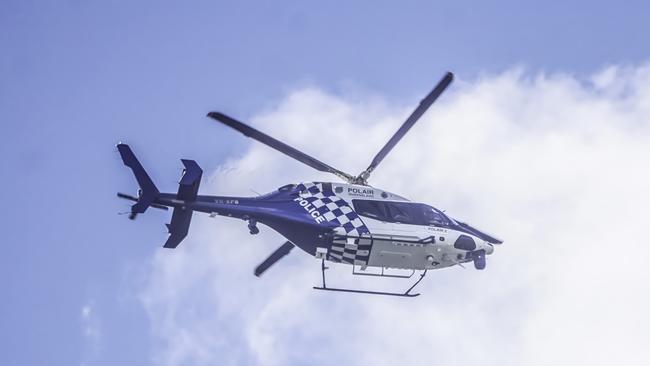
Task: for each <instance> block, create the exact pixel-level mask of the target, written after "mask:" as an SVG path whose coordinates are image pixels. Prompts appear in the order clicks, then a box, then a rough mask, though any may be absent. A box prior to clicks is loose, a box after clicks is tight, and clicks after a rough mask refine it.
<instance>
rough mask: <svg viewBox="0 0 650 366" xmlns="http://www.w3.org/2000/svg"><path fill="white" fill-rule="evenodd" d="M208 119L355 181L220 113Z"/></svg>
mask: <svg viewBox="0 0 650 366" xmlns="http://www.w3.org/2000/svg"><path fill="white" fill-rule="evenodd" d="M208 117H210V118H213V119H215V120H217V121H219V122H221V123H223V124H225V125H226V126H229V127H232V128H234V129H235V130H237V131H239V132H241V133H243V134H244V135H246V136H248V137H250V138H253V139H255V140H257V141H259V142H261V143H263V144H265V145H266V146H269V147H272V148H274V149H276V150H278V151H280V152H281V153H284V154H286V155H289V156H290V157H292V158H294V159H296V160H298V161H300V162H302V163H304V164H307V165H309V166H310V167H312V168H314V169H316V170H318V171H321V172H328V173H332V174H336V175H337V176H338V177H340V178H342V179H344V180H346V181H348V182H350V181H353V180H354V177H353V176H352V175H350V174H348V173H344V172H342V171H340V170H338V169H335V168H332V167H331V166H329V165H327V164H325V163H323V162H321V161H319V160H317V159H315V158H313V157H311V156H309V155H307V154H305V153H304V152H302V151H300V150H297V149H295V148H293V147H291V146H289V145H287V144H285V143H284V142H281V141H278V140H276V139H274V138H273V137H271V136H269V135H267V134H264V133H262V132H260V131H258V130H256V129H254V128H252V127H250V126H248V125H246V124H244V123H242V122H239V121H237V120H236V119H234V118H231V117H228V116H226V115H225V114H223V113H219V112H210V113H208Z"/></svg>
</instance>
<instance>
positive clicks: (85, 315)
mask: <svg viewBox="0 0 650 366" xmlns="http://www.w3.org/2000/svg"><path fill="white" fill-rule="evenodd" d="M80 321H81V334H82V335H83V338H84V340H85V345H86V347H84V348H83V352H82V353H83V357H82V362H81V364H82V365H85V364H87V363H88V362H90V361H91V360H94V359H95V358H96V357H97V355H98V354H99V351H100V346H101V340H102V327H101V320H100V318H99V317H98V316H97V314H96V311H95V306H94V301H92V300H89V301H87V302H86V303H85V304H84V305H83V306H82V307H81V311H80Z"/></svg>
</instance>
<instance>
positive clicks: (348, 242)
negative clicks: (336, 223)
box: [328, 235, 372, 266]
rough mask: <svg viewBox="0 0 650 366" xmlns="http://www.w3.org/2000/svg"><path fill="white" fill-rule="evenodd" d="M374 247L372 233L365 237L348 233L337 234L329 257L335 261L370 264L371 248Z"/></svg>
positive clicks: (361, 264) (362, 264)
mask: <svg viewBox="0 0 650 366" xmlns="http://www.w3.org/2000/svg"><path fill="white" fill-rule="evenodd" d="M371 249H372V238H371V237H370V235H366V236H364V237H356V238H355V237H351V236H346V235H335V236H334V240H333V242H332V247H331V248H330V251H329V253H328V254H329V256H328V259H329V260H331V261H333V262H345V263H349V264H354V265H360V266H365V265H368V259H369V258H370V250H371Z"/></svg>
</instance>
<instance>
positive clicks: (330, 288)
mask: <svg viewBox="0 0 650 366" xmlns="http://www.w3.org/2000/svg"><path fill="white" fill-rule="evenodd" d="M328 268H329V267H326V266H325V258H323V260H322V261H321V273H322V277H323V285H322V286H320V287H318V286H314V290H322V291H335V292H352V293H356V294H368V295H385V296H398V297H416V296H420V294H419V293H417V294H412V293H411V290H413V289H414V288H415V286H417V285H418V284H419V283H420V281H422V279H423V278H424V276H426V274H427V270H426V269H425V270H424V271H423V272H422V274H420V278H418V280H417V281H415V283H414V284H413V285H412V286H411V287H409V289H408V290H406V292H404V293H401V292H383V291H367V290H356V289H347V288H336V287H327V285H326V284H325V270H326V269H328Z"/></svg>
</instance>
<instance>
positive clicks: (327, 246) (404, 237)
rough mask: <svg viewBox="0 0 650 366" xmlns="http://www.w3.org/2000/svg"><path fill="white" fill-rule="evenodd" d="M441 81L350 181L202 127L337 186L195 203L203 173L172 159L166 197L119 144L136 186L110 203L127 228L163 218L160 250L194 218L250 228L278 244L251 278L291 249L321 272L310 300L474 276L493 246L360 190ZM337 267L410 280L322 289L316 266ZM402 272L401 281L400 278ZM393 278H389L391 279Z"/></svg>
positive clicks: (493, 241)
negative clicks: (163, 214) (447, 272)
mask: <svg viewBox="0 0 650 366" xmlns="http://www.w3.org/2000/svg"><path fill="white" fill-rule="evenodd" d="M453 77H454V76H453V74H452V73H451V72H447V73H446V74H445V75H444V77H443V78H442V79H441V80H440V82H439V83H438V84H437V85H436V87H435V88H434V89H433V90H432V91H431V92H430V93H429V94H428V95H427V96H426V97H425V98H424V99H423V100H422V101H421V102H420V104H419V105H418V107H417V108H416V109H415V110H414V111H413V113H412V114H411V115H410V116H409V117H408V118H407V119H406V121H405V122H404V123H403V124H402V126H401V127H400V128H399V129H398V130H397V132H396V133H395V134H394V135H393V136H392V137H391V138H390V140H389V141H388V142H387V143H386V144H385V145H384V146H383V147H382V149H381V150H380V151H379V152H378V153H377V155H376V156H375V157H374V159H373V160H372V162H371V163H370V165H369V166H368V168H366V169H365V170H364V171H362V172H361V173H360V174H358V175H356V176H354V175H351V174H348V173H345V172H343V171H341V170H338V169H336V168H333V167H331V166H330V165H327V164H325V163H323V162H321V161H319V160H317V159H315V158H313V157H311V156H309V155H307V154H305V153H304V152H302V151H300V150H298V149H296V148H293V147H291V146H289V145H287V144H285V143H283V142H281V141H279V140H277V139H275V138H273V137H271V136H269V135H266V134H264V133H262V132H260V131H258V130H256V129H254V128H253V127H251V126H249V125H246V124H244V123H243V122H240V121H238V120H236V119H234V118H232V117H229V116H227V115H225V114H223V113H220V112H210V113H208V115H207V116H208V117H210V118H212V119H214V120H215V121H218V122H220V123H222V124H224V125H226V126H228V127H231V128H232V129H234V130H236V131H238V132H240V133H242V134H244V135H245V136H247V137H250V138H252V139H254V140H257V141H259V142H261V143H263V144H265V145H267V146H269V147H271V148H273V149H275V150H277V151H279V152H282V153H284V154H286V155H288V156H290V157H292V158H294V159H296V160H298V161H300V162H302V163H304V164H306V165H308V166H310V167H312V168H314V169H316V170H318V171H321V172H328V173H332V174H334V175H336V176H337V177H339V178H341V180H342V181H343V182H303V183H297V184H287V185H284V186H282V187H280V188H278V189H277V190H275V191H273V192H271V193H268V194H265V195H261V196H257V197H224V196H206V195H199V194H198V191H199V185H200V183H201V177H202V174H203V171H202V170H201V168H200V167H199V165H198V164H197V163H196V162H195V161H194V160H188V159H181V162H182V164H183V166H184V170H183V174H182V177H181V180H180V182H179V186H178V191H177V192H176V193H161V192H160V191H159V190H158V188H157V187H156V186H155V185H154V183H153V181H152V180H151V178H150V177H149V175H148V174H147V172H146V171H145V169H144V168H143V167H142V165H141V164H140V162H139V161H138V159H137V158H136V156H135V154H134V153H133V151H132V150H131V148H130V147H129V145H127V144H123V143H119V144H118V145H117V149H118V151H119V154H120V156H121V158H122V161H123V163H124V165H126V166H127V167H129V168H131V170H132V171H133V174H134V176H135V178H136V180H137V183H138V185H139V190H138V195H137V197H135V196H131V195H128V194H124V193H118V194H117V195H118V197H120V198H123V199H127V200H130V201H134V202H135V204H133V205H132V206H131V210H130V212H129V218H130V219H132V220H133V219H135V218H136V217H137V215H138V214H141V213H144V212H145V211H146V210H147V209H148V208H149V207H153V208H157V209H162V210H168V208H172V209H173V212H172V218H171V222H170V223H169V224H166V225H167V229H168V232H169V237H168V238H167V241H166V242H165V244H164V245H163V247H165V248H176V247H177V246H178V245H179V244H180V243H181V241H182V240H183V239H184V238H185V237H186V236H187V234H188V232H189V227H190V222H191V219H192V215H193V213H194V212H203V213H207V214H209V215H210V216H211V217H216V216H225V217H230V218H235V219H239V220H243V221H245V222H246V223H247V227H248V230H249V232H250V234H253V235H255V234H258V233H259V232H260V230H259V228H258V224H264V225H266V226H268V227H270V228H271V229H273V230H275V231H277V232H278V233H279V234H281V235H282V236H283V237H284V238H286V239H287V240H286V242H285V243H284V244H282V245H281V246H280V247H279V248H278V249H276V250H275V251H274V252H273V253H271V255H270V256H268V257H267V258H266V259H265V260H264V261H263V262H261V263H260V264H259V265H258V266H257V267H256V268H255V270H254V274H255V275H256V276H258V277H259V276H261V275H262V274H263V273H264V272H265V271H266V270H268V269H269V268H270V267H271V266H272V265H273V264H275V263H276V262H278V261H279V260H280V259H282V258H283V257H284V256H286V255H287V254H289V252H290V251H291V250H292V249H293V248H294V247H298V248H300V249H302V250H303V251H304V252H306V253H308V254H309V255H311V256H313V257H315V258H317V259H319V260H320V262H321V265H320V267H321V273H322V284H321V285H320V286H314V287H313V288H314V289H316V290H324V291H337V292H352V293H361V294H375V295H388V296H400V297H415V296H418V295H420V294H419V293H412V290H413V289H414V288H415V287H416V286H417V285H418V284H419V283H420V281H422V279H423V278H424V276H425V275H426V274H427V271H430V270H434V269H441V268H446V267H451V266H456V265H459V266H461V267H462V266H463V264H464V263H468V262H472V263H473V264H474V267H475V268H476V269H477V270H482V269H484V268H485V267H486V256H487V255H490V254H492V253H493V252H494V246H495V245H499V244H502V243H503V241H502V240H501V239H498V238H496V237H494V236H492V235H490V234H487V233H485V232H483V231H481V230H479V229H477V228H476V227H473V226H471V225H469V224H468V223H465V222H463V221H460V220H457V219H454V218H451V217H449V216H448V215H447V214H445V213H444V212H443V211H441V210H439V209H437V208H435V207H433V206H430V205H427V204H424V203H419V202H412V201H410V200H408V199H406V198H404V197H402V196H399V195H397V194H394V193H391V192H389V191H385V190H382V189H379V188H376V187H373V186H371V185H369V184H368V178H369V177H370V175H371V173H372V172H373V171H374V170H375V168H377V166H378V165H379V163H381V161H382V160H383V159H384V158H385V157H386V156H387V155H388V153H389V152H390V151H391V150H392V149H393V148H394V147H395V145H397V143H398V142H399V141H400V140H401V139H402V137H404V135H405V134H406V133H407V132H408V131H409V129H411V127H413V125H414V124H415V123H416V122H417V121H418V120H419V119H420V117H421V116H422V115H423V114H424V113H425V112H426V111H427V110H428V109H429V107H430V106H431V105H432V104H433V103H434V102H435V101H436V99H438V97H439V96H440V95H441V94H442V93H443V92H444V91H445V89H446V88H447V87H448V86H449V84H451V82H452V80H453ZM326 261H328V262H334V263H342V264H347V265H350V266H351V267H352V274H353V275H362V276H377V277H393V278H411V277H413V275H414V274H415V273H416V272H418V271H419V272H420V273H419V278H417V279H416V281H415V282H414V283H413V284H412V285H411V286H410V287H409V288H408V289H407V290H406V291H404V292H384V291H369V290H362V289H353V288H340V287H328V286H327V284H326V272H325V271H326V270H327V269H329V267H327V266H326V264H325V262H326ZM404 271H406V273H404ZM394 272H397V273H394Z"/></svg>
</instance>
